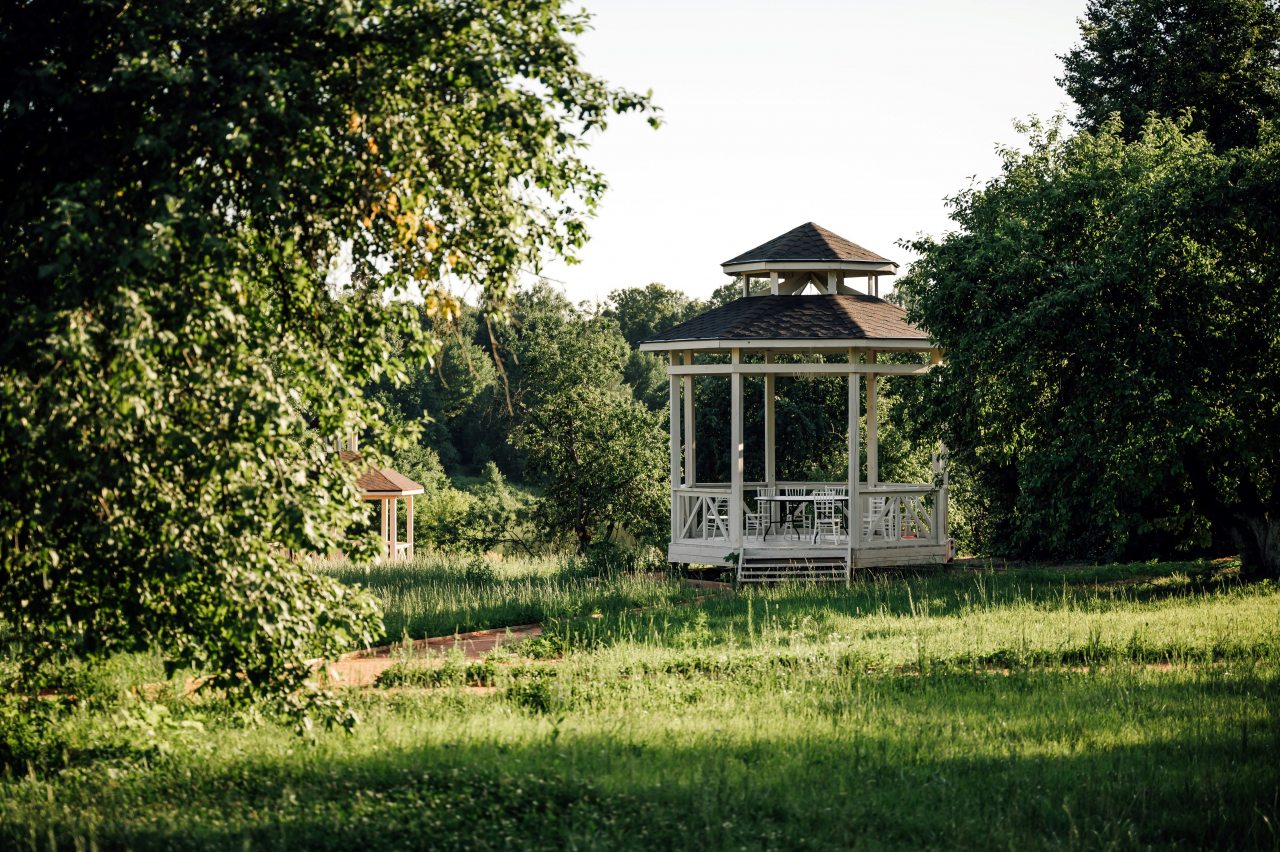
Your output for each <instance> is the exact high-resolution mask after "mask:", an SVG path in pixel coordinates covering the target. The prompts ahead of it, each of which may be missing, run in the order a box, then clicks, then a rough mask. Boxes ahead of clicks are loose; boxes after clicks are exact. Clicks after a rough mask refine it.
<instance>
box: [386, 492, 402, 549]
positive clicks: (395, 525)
mask: <svg viewBox="0 0 1280 852" xmlns="http://www.w3.org/2000/svg"><path fill="white" fill-rule="evenodd" d="M387 505H388V506H390V507H391V517H390V520H391V547H390V548H389V549H390V551H391V558H392V560H395V559H396V558H397V557H398V556H399V555H400V554H399V553H397V552H396V551H398V550H399V547H397V545H398V544H399V543H400V531H399V527H400V498H398V497H392V498H391V499H390V500H388V501H387Z"/></svg>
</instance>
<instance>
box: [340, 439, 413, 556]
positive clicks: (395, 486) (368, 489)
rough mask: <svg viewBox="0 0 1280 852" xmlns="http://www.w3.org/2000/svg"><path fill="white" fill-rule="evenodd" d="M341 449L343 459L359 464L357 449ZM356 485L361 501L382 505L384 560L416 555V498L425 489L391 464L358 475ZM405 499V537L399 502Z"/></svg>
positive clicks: (380, 508)
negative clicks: (390, 466)
mask: <svg viewBox="0 0 1280 852" xmlns="http://www.w3.org/2000/svg"><path fill="white" fill-rule="evenodd" d="M351 446H352V447H353V449H344V450H341V451H339V455H340V456H341V457H342V460H343V461H346V462H351V463H352V464H356V465H358V464H360V461H361V457H360V453H359V451H357V450H356V449H354V446H355V441H354V439H353V440H352V442H351ZM356 488H357V489H358V490H359V491H360V498H361V499H362V500H377V501H378V504H379V514H380V521H379V531H380V533H381V535H382V557H383V558H384V559H412V558H413V498H414V497H415V496H417V495H419V494H421V493H423V491H424V490H425V489H424V488H423V487H422V486H421V485H419V484H418V483H416V482H414V481H413V480H412V479H410V478H409V477H407V476H405V475H404V474H402V473H399V472H398V471H395V470H393V469H391V468H389V467H380V468H379V467H370V468H367V469H365V471H364V472H363V473H361V474H360V475H359V476H358V477H357V478H356ZM401 498H403V499H404V500H405V536H404V540H403V541H402V540H401V539H400V536H399V528H400V511H399V501H400V499H401Z"/></svg>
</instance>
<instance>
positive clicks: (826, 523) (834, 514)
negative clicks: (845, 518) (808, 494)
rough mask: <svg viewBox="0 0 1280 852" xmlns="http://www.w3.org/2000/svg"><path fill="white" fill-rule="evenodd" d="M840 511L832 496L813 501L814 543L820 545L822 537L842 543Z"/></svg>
mask: <svg viewBox="0 0 1280 852" xmlns="http://www.w3.org/2000/svg"><path fill="white" fill-rule="evenodd" d="M840 527H841V524H840V509H839V507H838V506H837V505H836V500H835V498H834V497H832V496H831V495H825V496H821V497H818V499H816V500H814V501H813V542H814V544H817V543H818V539H819V538H821V537H822V536H828V535H829V536H831V540H832V542H834V543H839V541H840Z"/></svg>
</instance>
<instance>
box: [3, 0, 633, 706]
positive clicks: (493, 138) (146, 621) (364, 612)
mask: <svg viewBox="0 0 1280 852" xmlns="http://www.w3.org/2000/svg"><path fill="white" fill-rule="evenodd" d="M585 24H586V18H585V16H584V15H583V14H581V13H578V12H574V11H566V10H565V9H564V8H562V5H561V3H560V2H559V0H545V2H534V3H531V4H524V5H521V6H519V7H518V8H516V7H512V6H510V5H509V4H503V3H497V2H489V0H480V2H435V1H434V0H408V1H407V2H403V3H393V4H386V3H382V2H363V0H355V2H343V3H338V2H321V3H295V2H284V3H277V4H271V5H257V4H253V3H242V2H214V3H212V4H207V3H206V4H173V3H164V2H149V1H148V0H143V2H134V3H129V4H119V3H116V2H106V1H105V0H100V1H99V2H89V3H74V4H64V3H58V2H45V3H34V4H16V5H14V4H8V5H5V6H4V7H3V9H2V10H0V80H3V81H4V83H3V85H4V87H5V88H4V91H3V93H2V95H0V197H2V198H4V199H5V204H4V207H3V212H0V269H2V270H3V272H2V273H0V286H2V287H3V296H4V297H3V299H0V327H2V328H3V334H2V335H0V528H2V529H3V530H4V539H3V543H2V544H0V612H2V613H3V618H4V619H5V621H6V625H5V627H6V628H8V629H12V630H13V631H14V641H16V642H17V643H18V644H19V645H20V646H21V648H22V652H23V656H24V660H26V662H27V667H26V672H27V675H28V676H27V677H26V679H25V684H26V686H27V688H33V687H34V686H36V685H37V684H38V683H39V678H38V677H37V676H36V675H37V673H38V670H39V669H40V668H41V666H42V665H44V664H45V663H47V662H48V661H50V660H52V659H53V658H54V657H55V656H57V655H58V654H61V653H64V652H65V653H72V654H75V655H77V656H81V657H84V658H86V659H93V658H98V657H102V656H105V655H108V654H111V653H115V652H118V651H126V650H134V649H143V648H149V647H155V648H162V649H163V650H164V652H165V654H166V655H167V657H168V658H169V660H170V662H171V663H172V664H173V665H175V666H176V665H183V666H191V667H193V668H195V669H197V670H199V671H202V672H205V673H206V674H208V675H209V680H208V684H209V686H210V687H211V688H214V689H219V690H225V691H227V692H228V693H230V694H232V695H237V696H246V697H247V696H251V695H257V694H261V693H270V694H275V695H281V694H291V695H295V698H294V699H290V700H291V701H296V695H298V694H299V693H298V690H300V689H301V688H302V687H303V686H304V684H305V683H306V682H307V680H308V677H309V667H308V665H306V663H305V661H306V660H308V659H310V658H312V657H315V656H317V655H322V654H332V653H336V652H338V651H341V650H346V649H349V648H350V647H352V646H358V645H360V644H362V643H364V642H366V641H368V640H369V638H370V637H371V636H372V635H374V633H375V631H376V625H377V618H376V615H375V612H374V608H373V604H372V602H371V601H370V600H369V599H368V598H366V597H365V596H364V595H362V594H360V593H359V592H357V591H354V590H352V589H350V588H347V587H345V586H342V585H340V584H338V583H336V582H334V581H333V580H332V579H331V578H329V577H327V576H325V575H323V574H316V573H315V572H313V571H312V570H310V569H309V568H307V567H306V566H305V565H303V564H300V563H297V562H294V561H292V560H290V559H289V558H288V554H289V553H290V552H302V553H316V552H319V553H326V552H330V551H332V550H333V549H335V548H336V547H342V548H344V549H346V550H347V551H348V552H350V553H352V554H355V555H357V556H359V555H368V554H370V553H371V552H372V546H371V542H370V541H369V538H368V536H367V535H365V533H364V532H363V529H364V527H365V524H364V518H363V509H364V507H362V506H361V505H360V501H359V500H358V499H356V493H355V490H354V486H353V483H352V478H353V471H352V470H350V469H347V468H346V467H345V466H343V465H341V464H340V463H339V462H338V461H337V460H336V458H335V457H334V456H333V455H332V454H331V453H330V452H328V450H327V448H326V447H325V446H324V445H323V441H321V440H317V439H315V437H314V436H317V435H318V436H321V437H322V438H330V437H332V436H337V435H343V434H347V433H350V432H353V431H360V430H366V429H368V430H372V431H373V432H374V433H375V434H376V433H377V431H378V427H379V425H380V416H381V407H380V406H379V405H377V404H375V403H374V402H372V401H371V400H370V399H369V398H368V397H366V396H365V395H364V394H363V390H364V389H365V388H366V387H369V386H371V385H374V384H376V383H378V382H380V381H383V380H388V381H391V382H396V381H400V380H402V379H403V378H405V376H406V369H408V368H412V367H415V366H416V365H421V364H422V363H423V362H424V359H425V358H426V357H427V356H428V355H430V354H432V353H433V352H435V351H436V350H437V349H438V344H437V343H435V342H434V341H433V340H432V339H431V335H430V334H428V333H427V332H426V331H425V330H424V329H423V327H422V323H421V319H420V316H419V311H418V309H417V308H414V307H412V306H409V305H406V304H404V303H397V302H392V303H391V304H389V305H384V294H386V293H388V292H390V293H403V292H405V291H407V290H409V289H411V288H414V287H417V288H420V289H422V290H424V291H426V293H427V298H426V308H425V310H426V311H427V313H428V314H433V315H441V316H448V315H451V314H453V313H455V312H456V311H457V304H456V300H454V299H452V298H450V297H448V296H447V295H445V294H443V293H440V292H438V290H437V289H435V288H437V287H438V282H439V281H440V280H441V279H442V277H443V276H445V275H456V276H460V277H462V278H463V279H467V280H475V281H482V282H483V293H484V300H485V309H486V311H488V312H489V313H490V314H493V315H500V314H501V313H502V306H503V305H504V303H505V300H506V296H507V282H508V281H510V280H511V278H512V277H513V275H514V274H515V272H516V271H517V270H518V269H520V268H521V267H524V266H527V265H530V264H536V262H537V260H538V258H539V257H541V256H542V255H543V254H544V253H545V252H547V251H550V252H553V253H559V254H569V253H572V252H573V250H575V249H576V247H578V246H579V245H581V243H582V241H583V239H584V237H585V232H584V219H585V216H586V215H587V214H589V213H590V211H591V209H592V208H593V207H594V205H595V202H596V200H597V199H598V197H599V196H600V193H601V192H602V191H603V188H604V184H603V181H602V178H601V176H600V175H599V174H598V173H597V172H596V171H594V170H593V169H591V168H590V167H589V166H587V165H586V164H585V163H584V162H583V161H582V159H581V157H580V154H581V150H582V145H583V142H582V139H583V136H584V134H586V133H588V132H590V131H593V130H596V129H599V128H601V127H603V126H604V124H605V122H606V120H607V119H608V118H609V116H610V115H611V114H613V113H616V112H619V111H627V110H635V109H642V110H643V109H645V108H646V101H645V99H644V98H643V97H639V96H636V95H634V94H631V93H629V92H624V91H618V90H613V89H609V88H607V87H606V86H605V85H604V84H603V83H602V82H601V81H600V80H598V79H596V78H594V77H592V76H590V75H589V74H587V73H585V72H584V71H583V70H582V69H581V67H580V66H579V64H578V56H577V53H576V48H575V46H574V44H573V41H572V39H573V38H574V37H576V36H577V35H579V34H580V33H581V32H582V30H583V28H584V26H585ZM344 258H345V261H344V262H343V266H344V269H345V273H346V274H343V275H337V276H335V277H334V278H333V279H332V280H327V279H328V278H329V276H330V273H331V272H332V271H333V270H334V268H335V267H336V266H337V265H338V264H339V261H340V260H343V259H344ZM348 278H349V283H343V282H344V281H345V280H346V279H348ZM369 449H370V452H369V455H370V457H371V458H374V459H375V460H376V459H377V458H378V457H379V453H378V450H379V449H382V450H385V449H386V447H385V446H379V445H377V444H374V445H371V446H370V447H369ZM295 706H296V705H295Z"/></svg>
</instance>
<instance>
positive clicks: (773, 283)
mask: <svg viewBox="0 0 1280 852" xmlns="http://www.w3.org/2000/svg"><path fill="white" fill-rule="evenodd" d="M769 295H770V296H776V295H778V273H776V272H770V273H769Z"/></svg>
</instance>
